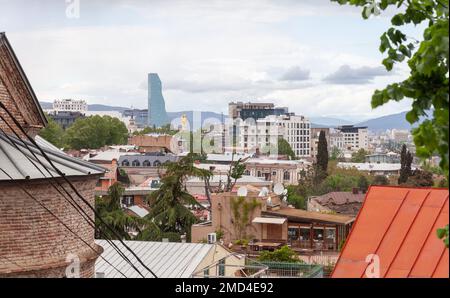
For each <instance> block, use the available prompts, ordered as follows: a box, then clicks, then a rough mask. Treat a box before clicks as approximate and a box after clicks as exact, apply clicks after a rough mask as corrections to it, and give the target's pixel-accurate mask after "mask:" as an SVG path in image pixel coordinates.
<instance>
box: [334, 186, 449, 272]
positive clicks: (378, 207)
mask: <svg viewBox="0 0 450 298" xmlns="http://www.w3.org/2000/svg"><path fill="white" fill-rule="evenodd" d="M448 194H449V192H448V189H436V188H403V187H387V186H373V187H371V188H370V189H369V192H368V193H367V196H366V199H365V201H364V204H363V207H362V208H361V211H360V212H359V214H358V217H357V218H356V221H355V223H354V225H353V228H352V231H351V232H350V235H349V237H348V240H347V243H346V244H345V246H344V248H343V250H342V253H341V255H340V257H339V260H338V262H337V264H336V267H335V269H334V271H333V274H332V277H335V278H336V277H337V278H339V277H344V278H346V277H348V278H359V277H367V276H366V269H368V267H369V263H368V262H366V257H367V256H368V255H370V254H375V255H377V256H378V257H379V264H380V266H379V268H380V277H446V278H448V277H449V254H448V248H445V245H444V243H443V241H442V240H441V239H439V238H438V237H437V234H436V230H437V229H438V228H442V227H444V226H445V225H447V224H448V222H449V214H448V212H449V203H448ZM370 267H372V266H370ZM370 267H369V269H370Z"/></svg>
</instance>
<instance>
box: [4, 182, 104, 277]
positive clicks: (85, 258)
mask: <svg viewBox="0 0 450 298" xmlns="http://www.w3.org/2000/svg"><path fill="white" fill-rule="evenodd" d="M97 178H98V177H97V176H86V177H83V178H70V179H71V180H73V181H72V182H73V184H74V186H75V187H76V189H77V190H78V191H79V192H80V193H81V194H82V195H83V197H84V198H86V199H87V200H88V201H89V202H90V204H92V205H93V204H94V188H95V184H96V181H97ZM17 183H22V184H21V185H22V186H24V187H25V188H26V189H27V190H28V191H29V192H30V193H31V194H33V195H34V196H35V197H36V198H37V199H38V200H39V201H40V202H42V203H43V204H44V205H45V206H46V207H47V208H48V209H50V210H51V211H52V212H53V213H55V214H56V215H57V216H58V217H59V218H60V219H61V220H62V221H63V222H64V223H66V224H67V225H68V226H69V227H70V228H71V229H72V230H73V231H75V232H76V233H77V234H78V235H79V236H81V237H82V238H83V239H84V240H85V241H86V242H87V243H89V244H91V246H92V247H94V248H96V246H95V244H94V229H93V228H92V227H91V226H90V225H88V223H87V222H86V221H85V220H84V219H82V218H81V215H80V214H79V213H77V212H76V211H75V210H74V208H73V207H72V206H70V205H69V203H67V202H66V201H65V200H64V199H63V198H62V197H61V195H60V194H59V193H58V192H57V191H56V190H55V189H54V188H53V187H52V186H51V185H49V181H48V179H43V180H40V181H23V182H16V183H12V182H0V189H1V192H0V277H5V276H7V277H11V276H19V277H22V276H24V277H63V276H65V270H66V267H67V264H68V263H67V261H66V258H67V256H68V254H69V253H72V254H76V255H78V257H79V258H80V261H81V264H82V266H81V267H82V268H81V276H82V277H92V276H93V274H94V262H95V259H96V258H97V255H96V254H95V253H94V252H93V251H92V250H91V249H90V248H89V247H88V246H87V245H86V244H84V243H83V242H82V241H81V240H80V239H79V238H77V237H76V236H75V235H73V234H72V233H71V232H69V231H68V230H67V229H66V228H65V227H64V226H63V225H62V224H61V223H59V222H58V221H57V220H56V219H55V218H54V217H53V216H52V215H50V214H49V213H48V212H47V211H45V210H44V209H43V208H42V207H41V206H40V205H39V204H37V203H36V202H35V201H34V200H32V199H31V198H30V197H28V195H27V194H26V193H24V192H23V190H21V188H19V187H18V186H17ZM66 187H67V189H69V188H68V186H66ZM73 197H75V198H76V195H75V194H73ZM77 202H79V204H80V205H81V206H82V207H83V209H84V210H86V212H87V213H88V214H89V216H91V218H93V216H94V214H93V212H92V211H91V210H89V209H88V207H86V206H85V205H84V203H82V202H81V200H80V199H79V198H78V199H77ZM99 252H101V250H100V249H99Z"/></svg>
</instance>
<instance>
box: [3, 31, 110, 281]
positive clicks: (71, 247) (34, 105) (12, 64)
mask: <svg viewBox="0 0 450 298" xmlns="http://www.w3.org/2000/svg"><path fill="white" fill-rule="evenodd" d="M0 102H1V104H2V106H4V107H5V109H6V110H7V111H9V113H11V115H13V117H14V118H15V119H16V120H17V121H18V123H19V125H20V127H23V129H24V130H25V132H26V134H27V135H28V136H29V137H30V138H33V139H34V141H35V142H36V144H37V145H35V144H34V143H32V142H30V141H29V139H28V137H26V136H25V135H24V134H23V133H19V134H18V135H19V136H18V137H16V136H15V134H13V132H12V130H14V131H19V127H18V126H17V125H16V123H15V122H14V121H13V120H12V119H11V118H10V117H9V116H8V113H7V112H6V111H5V109H3V107H0V115H1V116H2V118H3V119H5V120H1V119H0V129H1V130H0V165H1V166H0V168H1V171H0V189H1V191H0V246H1V249H0V260H1V261H0V277H10V278H18V277H44V278H45V277H53V278H58V277H65V276H66V269H67V266H68V264H70V263H71V260H69V261H68V256H71V255H72V256H74V255H76V256H78V257H79V261H80V277H92V276H93V275H94V263H95V261H96V259H97V257H98V253H99V252H101V248H100V247H97V246H96V245H95V243H94V228H92V227H91V225H89V222H88V221H86V219H85V218H84V217H83V216H82V215H80V214H79V213H78V212H77V211H76V210H75V209H74V208H71V207H70V206H69V203H68V202H67V201H66V197H65V195H63V194H61V193H60V190H59V189H56V188H54V187H53V186H52V183H55V184H57V183H58V182H59V183H60V182H61V181H64V180H63V179H62V177H61V175H60V174H59V173H57V172H56V171H54V170H53V169H51V168H50V167H51V166H50V165H49V164H48V163H47V162H45V163H43V164H45V167H44V166H43V165H42V164H41V163H40V162H38V163H37V164H36V160H38V161H44V160H45V158H44V156H43V155H44V154H43V153H42V151H43V152H44V153H45V155H46V156H47V157H48V158H49V160H51V161H52V163H53V164H54V165H55V166H56V168H58V169H59V170H60V171H61V172H62V174H63V175H64V177H65V178H64V179H67V181H70V182H71V183H72V185H73V186H74V188H76V189H77V191H78V192H79V193H80V194H81V196H83V197H84V199H85V200H86V202H88V203H89V204H91V205H94V188H95V184H96V183H97V180H98V178H99V177H100V176H101V175H102V174H103V172H104V169H103V168H101V167H99V166H96V165H94V164H91V163H88V162H85V161H82V160H79V159H76V158H73V157H70V156H68V155H66V154H64V153H63V152H62V151H60V150H59V149H58V148H56V147H54V146H53V145H51V144H50V143H48V142H46V141H44V140H43V139H42V138H40V137H39V136H36V135H37V134H38V133H39V131H40V129H42V128H43V127H45V126H46V125H47V121H46V118H45V115H44V113H43V111H42V108H41V106H40V105H39V102H38V99H37V98H36V96H35V94H34V92H33V88H32V86H31V85H30V83H29V81H28V79H27V77H26V75H25V73H24V71H23V69H22V67H21V66H20V62H19V61H18V60H17V58H16V55H15V54H14V50H13V48H12V47H11V45H10V43H9V41H8V39H7V38H6V35H5V34H4V33H0ZM5 121H6V122H5ZM9 127H11V128H12V130H11V129H10V128H9ZM38 147H39V148H42V151H41V150H39V149H38ZM30 151H32V152H33V154H32V153H31V152H30ZM33 160H34V162H33ZM35 165H36V167H35ZM45 168H47V169H49V171H50V172H47V171H46V170H45ZM49 173H52V175H53V176H54V177H55V178H53V177H51V176H50V174H49ZM66 185H67V183H66ZM77 201H79V200H77ZM42 206H45V207H46V208H43V207H42ZM83 206H84V205H83ZM48 210H51V213H50V212H48ZM88 216H90V217H91V219H93V214H91V213H90V212H88ZM60 221H62V222H64V223H65V224H66V227H65V226H63V225H62V224H61V222H60ZM69 229H70V230H73V231H76V233H77V234H76V235H75V234H73V233H71V232H70V231H69ZM77 236H78V237H77ZM79 237H81V238H82V239H83V240H84V241H85V242H82V241H80V239H79Z"/></svg>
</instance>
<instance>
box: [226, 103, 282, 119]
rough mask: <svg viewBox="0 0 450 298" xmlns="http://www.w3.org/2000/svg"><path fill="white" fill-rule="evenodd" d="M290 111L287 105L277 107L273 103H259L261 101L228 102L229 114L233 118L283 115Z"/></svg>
mask: <svg viewBox="0 0 450 298" xmlns="http://www.w3.org/2000/svg"><path fill="white" fill-rule="evenodd" d="M287 113H289V110H288V108H286V107H282V108H280V107H275V105H274V104H273V103H259V102H246V103H244V102H240V101H239V102H230V103H229V104H228V114H229V115H228V116H229V117H230V118H231V119H238V118H240V119H242V120H247V119H248V118H253V119H255V120H257V119H260V118H266V117H267V116H271V115H275V116H281V115H284V114H287Z"/></svg>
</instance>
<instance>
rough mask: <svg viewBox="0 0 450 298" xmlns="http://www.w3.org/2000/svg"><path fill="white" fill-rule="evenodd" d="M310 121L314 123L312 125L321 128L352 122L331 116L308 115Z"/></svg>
mask: <svg viewBox="0 0 450 298" xmlns="http://www.w3.org/2000/svg"><path fill="white" fill-rule="evenodd" d="M309 120H311V122H312V123H314V125H313V126H314V127H317V128H323V127H337V126H340V125H349V124H352V122H351V121H347V120H343V119H338V118H331V117H309Z"/></svg>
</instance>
